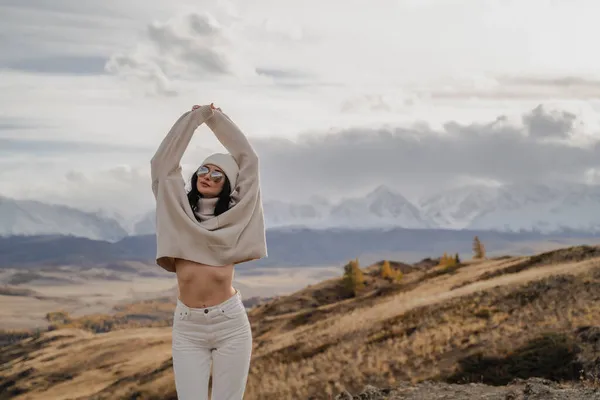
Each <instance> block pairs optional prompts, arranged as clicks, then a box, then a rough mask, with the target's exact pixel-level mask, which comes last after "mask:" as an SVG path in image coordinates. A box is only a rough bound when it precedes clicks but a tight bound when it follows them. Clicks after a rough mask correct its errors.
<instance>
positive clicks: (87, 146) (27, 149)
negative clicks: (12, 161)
mask: <svg viewBox="0 0 600 400" xmlns="http://www.w3.org/2000/svg"><path fill="white" fill-rule="evenodd" d="M148 152H149V149H148V148H147V147H133V146H123V145H114V144H107V143H93V142H80V141H65V140H35V139H14V138H1V137H0V154H2V153H5V154H11V155H15V154H18V153H23V154H27V155H29V156H37V155H41V154H59V155H66V154H69V153H70V154H73V153H76V154H78V155H82V153H88V154H102V153H108V154H111V155H113V156H114V155H115V153H125V154H131V153H141V154H146V153H148Z"/></svg>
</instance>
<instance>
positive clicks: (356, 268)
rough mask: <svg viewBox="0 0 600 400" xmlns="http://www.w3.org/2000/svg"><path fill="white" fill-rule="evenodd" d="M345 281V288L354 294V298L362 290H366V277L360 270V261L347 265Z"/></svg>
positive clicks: (345, 267)
mask: <svg viewBox="0 0 600 400" xmlns="http://www.w3.org/2000/svg"><path fill="white" fill-rule="evenodd" d="M343 281H344V287H345V288H346V289H347V290H348V291H349V292H350V293H352V295H353V296H356V295H357V294H358V293H359V292H360V291H361V290H362V289H364V287H365V277H364V275H363V272H362V270H361V269H360V265H359V264H358V259H356V260H354V261H350V262H349V263H348V264H346V266H344V277H343Z"/></svg>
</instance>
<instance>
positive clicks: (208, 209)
mask: <svg viewBox="0 0 600 400" xmlns="http://www.w3.org/2000/svg"><path fill="white" fill-rule="evenodd" d="M218 201H219V198H218V197H211V198H205V197H200V198H199V199H198V208H197V211H196V212H195V214H196V216H197V217H198V218H200V220H201V221H206V220H207V219H210V218H213V217H214V216H215V207H216V206H217V202H218Z"/></svg>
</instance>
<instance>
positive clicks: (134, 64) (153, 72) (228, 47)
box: [106, 13, 239, 95]
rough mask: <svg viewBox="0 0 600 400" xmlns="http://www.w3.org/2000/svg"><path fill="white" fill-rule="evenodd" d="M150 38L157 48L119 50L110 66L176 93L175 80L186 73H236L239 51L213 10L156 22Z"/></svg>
mask: <svg viewBox="0 0 600 400" xmlns="http://www.w3.org/2000/svg"><path fill="white" fill-rule="evenodd" d="M146 39H147V42H148V43H149V44H150V45H151V46H153V47H154V51H153V52H150V53H149V52H145V51H144V50H141V49H142V47H143V46H142V47H140V48H136V49H133V50H132V51H131V52H128V53H124V54H115V55H114V56H113V57H111V58H110V60H109V61H108V62H107V64H106V70H107V71H108V72H110V73H113V74H117V75H124V76H129V77H134V78H137V79H141V80H142V81H145V82H150V83H152V84H154V86H155V88H156V89H157V93H158V94H168V95H173V94H175V93H176V91H175V89H174V88H173V87H172V84H171V83H172V80H174V79H178V78H182V77H183V78H185V77H194V79H201V78H202V77H211V76H217V75H235V74H236V71H237V67H238V65H237V62H239V60H238V61H234V60H233V58H232V57H231V56H230V54H231V52H234V51H235V48H234V46H232V44H231V43H230V39H229V38H228V37H227V34H226V32H225V31H224V28H222V27H221V26H220V25H219V24H218V22H217V21H216V20H215V19H214V18H213V17H212V16H211V15H209V14H199V13H192V14H188V15H186V16H185V17H183V18H181V19H177V20H169V21H166V22H154V23H152V24H150V25H149V26H148V28H147V36H146Z"/></svg>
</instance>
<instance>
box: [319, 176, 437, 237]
mask: <svg viewBox="0 0 600 400" xmlns="http://www.w3.org/2000/svg"><path fill="white" fill-rule="evenodd" d="M329 218H330V224H331V225H333V226H339V227H353V228H360V227H365V228H367V227H368V228H373V227H403V228H430V227H432V225H431V224H430V223H429V222H428V221H426V220H425V219H424V218H423V216H422V215H421V212H420V210H419V209H418V208H417V207H416V206H415V205H414V204H412V203H411V202H410V201H408V200H407V199H406V198H405V197H404V196H402V195H401V194H399V193H396V192H394V191H393V190H391V189H389V188H388V187H386V186H379V187H378V188H377V189H375V190H374V191H372V192H371V193H369V194H367V196H365V197H364V198H354V199H346V200H343V201H341V202H340V203H339V204H337V205H336V206H334V207H333V208H332V209H331V212H330V217H329Z"/></svg>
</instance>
